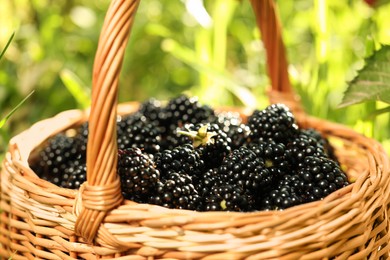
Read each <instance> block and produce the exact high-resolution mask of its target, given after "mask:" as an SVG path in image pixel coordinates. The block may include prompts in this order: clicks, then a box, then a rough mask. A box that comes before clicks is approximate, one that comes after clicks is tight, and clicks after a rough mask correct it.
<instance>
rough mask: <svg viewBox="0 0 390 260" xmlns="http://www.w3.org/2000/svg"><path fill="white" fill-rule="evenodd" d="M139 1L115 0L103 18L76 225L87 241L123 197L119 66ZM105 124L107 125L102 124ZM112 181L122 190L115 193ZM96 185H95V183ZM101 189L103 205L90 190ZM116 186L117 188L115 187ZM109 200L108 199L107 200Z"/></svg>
mask: <svg viewBox="0 0 390 260" xmlns="http://www.w3.org/2000/svg"><path fill="white" fill-rule="evenodd" d="M138 3H139V1H126V0H120V1H119V0H118V1H112V2H111V5H110V7H109V10H108V12H107V15H106V19H105V21H104V25H103V30H102V34H101V36H100V39H99V46H98V50H97V52H96V57H95V64H94V71H93V92H92V105H91V115H90V118H89V137H88V138H89V139H88V146H87V182H88V185H87V186H86V187H89V188H86V189H83V191H84V194H83V196H82V197H83V200H82V201H83V203H84V206H85V207H84V208H82V210H81V213H80V215H79V216H78V218H77V221H76V225H75V229H76V233H77V234H79V235H81V236H82V237H83V238H84V239H85V240H86V241H87V242H88V243H90V242H92V240H93V239H94V238H95V235H96V233H97V230H98V228H99V226H100V224H101V222H102V221H103V219H104V217H105V215H106V213H107V212H108V211H110V210H111V209H113V208H115V207H117V206H118V205H119V204H120V203H121V201H122V199H123V197H122V196H121V194H120V184H119V181H118V179H117V178H118V177H117V174H116V164H117V152H116V150H117V144H116V107H117V98H118V97H117V89H118V79H119V73H120V68H121V66H122V61H123V56H124V52H125V48H126V45H127V41H128V38H129V34H130V28H131V25H132V23H133V20H134V14H135V10H136V9H137V7H138ZM102 126H105V127H102ZM112 185H114V186H116V190H117V191H118V192H119V194H118V192H116V193H113V192H110V190H112ZM94 186H95V187H94ZM91 187H94V188H91ZM92 189H95V190H99V192H100V194H99V195H100V196H99V198H104V199H105V200H104V201H105V202H104V205H101V207H94V205H95V206H96V200H95V198H93V196H89V195H88V194H87V192H88V190H89V191H90V190H92ZM114 189H115V188H114ZM107 202H109V203H107Z"/></svg>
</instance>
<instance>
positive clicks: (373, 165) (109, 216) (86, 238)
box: [0, 0, 390, 260]
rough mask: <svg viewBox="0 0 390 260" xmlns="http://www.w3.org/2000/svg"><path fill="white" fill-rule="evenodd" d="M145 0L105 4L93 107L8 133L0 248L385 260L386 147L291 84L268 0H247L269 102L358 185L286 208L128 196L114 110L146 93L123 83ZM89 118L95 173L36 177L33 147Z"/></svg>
mask: <svg viewBox="0 0 390 260" xmlns="http://www.w3.org/2000/svg"><path fill="white" fill-rule="evenodd" d="M138 2H139V0H114V1H112V4H111V6H110V9H109V11H108V12H107V16H106V20H105V24H104V25H103V29H102V34H101V37H100V39H99V46H98V50H97V54H96V59H95V64H94V71H93V93H92V105H91V110H90V111H80V110H71V111H65V112H62V113H60V114H58V115H57V116H55V117H53V118H50V119H46V120H43V121H40V122H38V123H36V124H35V125H33V126H32V127H31V128H30V129H28V130H26V131H25V132H23V133H21V134H19V135H17V136H15V137H13V138H12V139H11V141H10V143H9V148H8V152H7V153H6V156H5V159H4V161H3V162H2V166H1V175H0V178H1V179H0V180H1V185H0V196H1V198H0V210H1V211H0V257H1V258H2V259H7V258H11V259H100V258H103V259H114V258H115V259H145V260H146V259H148V260H151V259H248V260H249V259H388V258H389V257H390V256H389V252H390V246H389V241H390V234H389V224H390V223H389V221H390V220H389V217H388V213H389V210H390V176H389V173H390V172H389V167H390V166H389V157H388V156H387V154H386V153H385V151H384V149H383V147H382V146H381V145H380V144H379V143H378V142H376V141H375V140H372V139H370V138H366V137H364V136H362V135H360V134H358V133H356V132H354V131H352V130H351V129H349V128H346V127H344V126H342V125H339V124H335V123H331V122H329V121H325V120H320V119H317V118H313V117H310V116H308V115H307V114H305V113H304V112H303V111H302V109H301V107H300V104H299V100H298V99H296V98H295V97H294V95H293V91H292V89H291V87H290V86H289V81H288V75H287V68H286V59H285V57H284V51H283V48H282V47H283V44H282V42H281V39H280V38H281V36H280V35H281V34H280V30H279V29H278V26H277V25H278V23H277V19H276V18H275V15H274V12H275V11H274V10H275V8H274V4H273V1H272V0H251V3H252V6H253V9H254V11H255V15H256V18H257V19H256V20H257V23H258V26H259V28H260V29H261V31H262V33H263V34H262V36H263V37H262V40H263V42H264V45H265V46H266V51H267V65H268V69H269V74H270V78H271V82H272V91H270V93H269V94H270V101H271V103H275V102H281V103H285V104H287V105H288V106H289V107H290V109H291V110H292V111H293V112H294V114H295V116H296V119H297V121H298V124H299V125H300V127H301V128H314V129H316V130H318V131H319V132H320V133H322V134H323V135H324V136H326V137H328V138H329V139H330V141H331V142H332V144H334V145H335V154H336V156H337V158H338V160H339V161H340V162H341V164H342V165H344V166H345V167H346V172H347V175H348V177H349V179H350V180H353V181H354V182H353V184H351V185H349V186H346V187H344V188H342V189H340V190H337V191H335V192H334V193H332V194H330V195H329V196H327V197H326V198H324V199H323V200H321V201H315V202H311V203H307V204H303V205H299V206H294V207H291V208H288V209H286V210H284V211H261V212H250V213H239V212H195V211H190V210H177V209H168V208H163V207H160V206H155V205H150V204H139V203H135V202H133V201H129V200H123V198H122V197H121V194H120V183H119V182H118V177H117V174H116V168H115V167H116V162H117V157H116V154H117V150H116V147H117V146H116V135H115V133H116V131H115V130H116V129H115V127H116V115H117V114H128V113H131V112H133V111H135V110H136V109H137V108H138V104H137V103H126V104H120V105H119V106H117V100H116V99H117V96H116V93H117V92H116V91H117V86H118V78H119V71H120V67H121V62H122V58H123V54H124V50H125V46H126V43H127V38H128V35H129V30H130V28H131V24H132V21H133V18H134V13H135V10H136V8H137V5H138ZM225 109H229V108H225ZM231 109H233V110H235V111H237V108H231ZM242 114H243V116H244V117H245V112H243V113H242ZM86 120H88V121H89V130H90V131H89V136H88V138H89V139H88V148H87V155H88V156H87V182H85V183H84V184H83V185H82V186H81V188H80V189H79V190H70V189H64V188H59V187H58V186H56V185H54V184H51V183H49V182H47V181H44V180H43V179H40V178H39V177H38V176H37V174H36V173H34V172H33V171H32V170H31V168H30V166H29V161H30V160H34V151H35V150H36V149H37V148H39V147H40V146H41V145H42V144H44V142H45V141H46V140H47V139H48V138H49V137H51V136H53V135H55V134H57V133H59V132H61V131H64V130H67V129H70V128H72V127H74V126H77V125H79V124H81V123H82V122H84V121H86ZM102 125H103V126H106V127H102ZM107 147H108V148H110V149H106V148H107ZM102 169H104V170H102ZM118 194H119V196H118Z"/></svg>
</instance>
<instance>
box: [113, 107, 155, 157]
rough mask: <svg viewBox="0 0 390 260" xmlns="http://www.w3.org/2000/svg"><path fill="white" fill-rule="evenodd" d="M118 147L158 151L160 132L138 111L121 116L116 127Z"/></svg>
mask: <svg viewBox="0 0 390 260" xmlns="http://www.w3.org/2000/svg"><path fill="white" fill-rule="evenodd" d="M117 138H118V149H122V150H123V149H127V148H135V147H137V148H140V149H141V150H142V151H143V152H145V153H150V154H155V153H157V152H159V151H160V145H159V143H160V141H161V132H160V131H159V128H158V127H157V126H156V124H155V123H153V122H152V121H149V120H148V119H147V118H146V117H144V116H142V115H141V114H140V113H134V114H131V115H127V116H124V117H122V118H121V119H120V120H119V121H118V128H117Z"/></svg>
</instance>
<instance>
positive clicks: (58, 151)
mask: <svg viewBox="0 0 390 260" xmlns="http://www.w3.org/2000/svg"><path fill="white" fill-rule="evenodd" d="M74 144H75V142H74V138H72V137H70V136H67V135H66V133H59V134H57V135H55V136H54V137H52V138H50V139H49V140H48V143H47V145H46V146H45V147H44V148H43V149H42V150H41V151H40V152H39V154H38V158H37V160H36V162H33V163H32V164H31V168H32V169H33V170H34V171H35V172H36V173H37V174H38V175H39V176H40V177H41V178H42V179H44V180H47V181H50V182H51V183H53V184H55V185H61V182H62V181H63V173H64V172H65V170H66V169H67V168H68V167H69V166H70V164H71V163H72V162H73V161H77V160H81V155H80V154H79V153H78V151H77V149H76V147H75V145H74Z"/></svg>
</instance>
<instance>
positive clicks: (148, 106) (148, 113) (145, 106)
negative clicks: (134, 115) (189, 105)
mask: <svg viewBox="0 0 390 260" xmlns="http://www.w3.org/2000/svg"><path fill="white" fill-rule="evenodd" d="M138 112H139V113H140V114H141V115H143V116H144V117H146V118H147V119H148V120H149V121H152V122H155V123H156V124H157V125H159V126H161V125H162V124H163V122H164V121H165V120H166V113H165V112H164V106H163V105H162V103H161V101H159V100H156V99H154V98H150V99H147V100H146V101H144V102H143V103H142V104H141V105H140V108H139V109H138Z"/></svg>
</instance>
